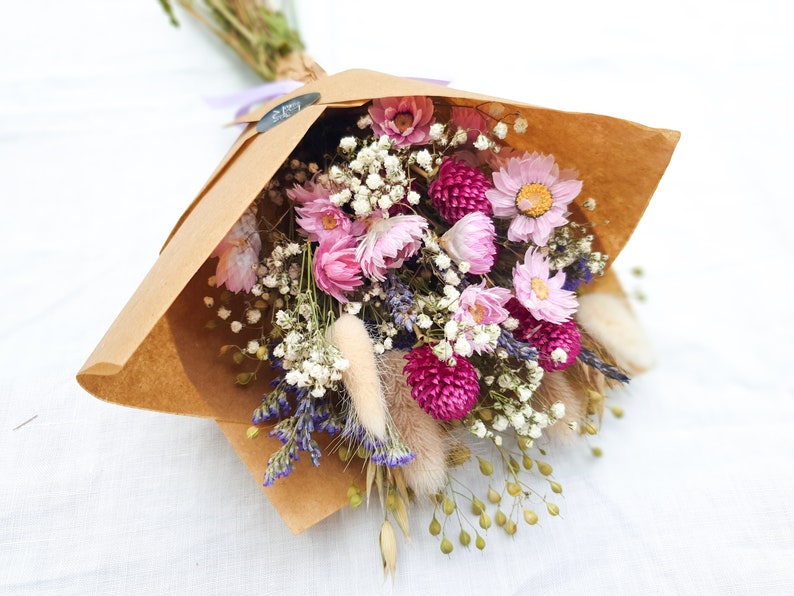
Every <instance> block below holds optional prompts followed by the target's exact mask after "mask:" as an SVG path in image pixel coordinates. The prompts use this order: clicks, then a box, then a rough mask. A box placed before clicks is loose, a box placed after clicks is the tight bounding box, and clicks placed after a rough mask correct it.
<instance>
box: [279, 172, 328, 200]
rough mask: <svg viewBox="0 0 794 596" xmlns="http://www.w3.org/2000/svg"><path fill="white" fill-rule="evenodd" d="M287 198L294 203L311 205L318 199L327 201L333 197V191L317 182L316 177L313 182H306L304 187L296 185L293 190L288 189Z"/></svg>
mask: <svg viewBox="0 0 794 596" xmlns="http://www.w3.org/2000/svg"><path fill="white" fill-rule="evenodd" d="M287 196H288V197H289V198H290V200H292V201H293V202H294V203H298V204H299V205H304V204H306V203H311V202H312V201H314V200H316V199H327V198H328V197H330V196H331V191H329V190H328V189H327V188H325V187H324V186H323V185H322V184H320V183H319V182H317V180H316V176H315V177H314V178H312V179H311V180H307V181H306V182H304V183H303V184H302V185H301V184H296V185H294V186H293V187H292V188H289V189H287Z"/></svg>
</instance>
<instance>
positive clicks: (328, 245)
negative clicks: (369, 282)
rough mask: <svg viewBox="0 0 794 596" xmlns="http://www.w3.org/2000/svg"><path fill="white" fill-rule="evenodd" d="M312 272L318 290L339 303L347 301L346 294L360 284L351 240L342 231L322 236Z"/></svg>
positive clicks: (351, 238)
mask: <svg viewBox="0 0 794 596" xmlns="http://www.w3.org/2000/svg"><path fill="white" fill-rule="evenodd" d="M312 271H313V273H314V281H315V283H316V284H317V287H318V288H320V289H321V290H322V291H323V292H325V293H326V294H330V295H331V296H333V297H334V298H336V299H337V300H338V301H339V302H342V303H345V302H348V298H347V296H346V294H347V293H349V292H352V291H353V290H354V289H355V288H357V287H358V286H360V285H362V284H363V283H364V281H363V280H362V279H361V267H360V266H359V264H358V261H357V260H356V240H355V238H353V237H351V236H348V235H346V234H344V233H342V232H336V233H332V234H328V235H326V236H324V237H323V238H322V239H321V240H320V244H319V246H318V247H317V250H315V251H314V263H313V264H312Z"/></svg>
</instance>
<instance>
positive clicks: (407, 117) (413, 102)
mask: <svg viewBox="0 0 794 596" xmlns="http://www.w3.org/2000/svg"><path fill="white" fill-rule="evenodd" d="M369 115H370V117H371V118H372V131H373V132H374V133H375V136H376V137H378V138H380V137H382V136H384V135H385V136H387V137H389V139H391V140H392V141H394V146H395V147H405V146H407V145H423V144H425V143H427V142H428V141H429V140H430V126H431V125H432V124H433V122H434V120H433V101H432V100H431V99H430V98H429V97H386V98H383V99H374V100H372V105H371V106H370V108H369Z"/></svg>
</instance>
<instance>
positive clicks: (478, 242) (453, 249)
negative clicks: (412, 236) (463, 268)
mask: <svg viewBox="0 0 794 596" xmlns="http://www.w3.org/2000/svg"><path fill="white" fill-rule="evenodd" d="M495 238H496V229H495V228H494V225H493V221H491V218H490V217H488V216H487V215H485V214H484V213H480V212H479V211H474V212H473V213H469V214H468V215H464V216H463V217H462V218H461V219H459V220H458V221H457V223H455V225H454V226H452V227H451V228H450V229H449V230H447V231H446V233H445V234H444V235H443V236H441V238H440V239H439V245H440V246H441V248H443V249H444V250H445V251H446V253H447V254H448V255H449V257H450V258H451V259H452V260H453V261H455V263H457V264H458V265H460V264H461V263H463V262H466V263H468V264H469V270H468V272H469V273H473V274H474V275H484V274H486V273H488V272H490V271H491V268H492V267H493V263H494V258H495V257H496V244H494V239H495Z"/></svg>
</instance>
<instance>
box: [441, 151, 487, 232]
mask: <svg viewBox="0 0 794 596" xmlns="http://www.w3.org/2000/svg"><path fill="white" fill-rule="evenodd" d="M491 188H493V185H492V184H491V182H490V180H488V178H487V177H486V176H485V174H483V173H482V172H481V171H480V170H478V169H477V168H475V167H472V166H470V165H469V164H467V163H466V162H464V161H459V160H457V159H454V158H445V159H444V161H443V162H441V167H439V168H438V175H437V177H436V179H435V180H433V182H432V183H431V184H430V186H429V187H428V189H427V194H428V195H429V196H430V202H431V204H432V205H433V207H435V208H436V209H438V212H439V213H440V214H441V217H443V218H444V219H445V220H447V222H449V223H455V222H456V221H458V220H459V219H460V218H461V217H463V216H464V215H467V214H469V213H474V212H476V211H479V212H482V213H485V214H486V215H490V214H491V210H492V209H491V202H490V201H489V200H488V199H487V198H486V195H485V193H486V191H488V190H490V189H491Z"/></svg>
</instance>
